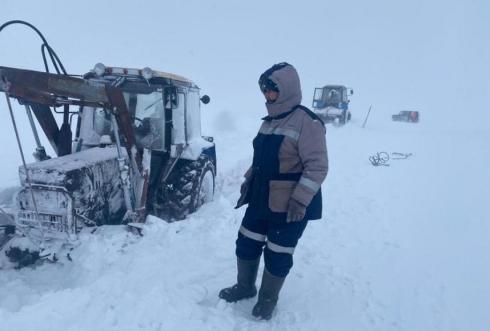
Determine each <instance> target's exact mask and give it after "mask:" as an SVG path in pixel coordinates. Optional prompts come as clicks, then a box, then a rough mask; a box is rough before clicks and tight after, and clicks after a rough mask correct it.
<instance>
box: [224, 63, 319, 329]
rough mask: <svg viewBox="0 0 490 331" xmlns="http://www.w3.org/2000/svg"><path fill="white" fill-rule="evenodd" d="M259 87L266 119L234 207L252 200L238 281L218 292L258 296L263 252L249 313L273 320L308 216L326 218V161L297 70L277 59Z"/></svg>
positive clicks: (239, 249)
mask: <svg viewBox="0 0 490 331" xmlns="http://www.w3.org/2000/svg"><path fill="white" fill-rule="evenodd" d="M259 86H260V89H261V91H262V93H264V96H265V99H266V104H265V106H266V107H267V112H268V116H266V117H264V118H263V119H262V120H263V123H262V126H261V127H260V130H259V132H258V134H257V136H256V137H255V139H254V140H253V148H254V155H253V162H252V166H251V167H250V169H249V170H248V171H247V173H246V174H245V181H244V183H243V184H242V186H241V189H240V193H241V196H240V199H239V200H238V203H237V207H236V208H238V207H240V206H242V205H244V204H247V203H248V207H247V210H246V212H245V216H244V218H243V220H242V224H241V227H240V230H239V232H238V239H237V240H236V256H237V267H238V274H237V283H236V284H235V285H233V286H231V287H228V288H225V289H223V290H221V291H220V293H219V297H220V298H222V299H224V300H226V301H228V302H236V301H239V300H242V299H246V298H251V297H254V296H255V295H256V294H257V289H256V287H255V281H256V278H257V271H258V268H259V263H260V257H261V255H262V251H264V262H265V268H264V273H263V276H262V284H261V287H260V291H259V298H258V301H257V304H256V305H255V306H254V308H253V310H252V315H253V316H255V317H256V318H258V319H267V320H268V319H270V318H271V316H272V312H273V311H274V308H275V307H276V304H277V300H278V297H279V291H280V290H281V287H282V285H283V283H284V280H285V278H286V276H287V275H288V273H289V270H290V269H291V267H292V266H293V252H294V249H295V247H296V245H297V243H298V240H299V238H300V237H301V235H302V234H303V231H304V229H305V227H306V225H307V222H308V220H314V219H319V218H321V214H322V195H321V189H320V186H321V184H322V182H323V180H324V179H325V177H326V175H327V170H328V159H327V147H326V141H325V127H324V124H323V122H322V121H321V120H320V119H319V118H318V117H317V116H316V115H315V114H314V113H312V112H311V111H310V110H309V109H307V108H306V107H303V106H301V105H300V103H301V86H300V81H299V77H298V73H297V72H296V69H295V68H294V67H293V66H292V65H290V64H288V63H284V62H283V63H279V64H276V65H274V66H272V67H271V68H269V69H268V70H267V71H265V72H264V73H263V74H262V75H261V76H260V79H259ZM264 246H265V248H264Z"/></svg>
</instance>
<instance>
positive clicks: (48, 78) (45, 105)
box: [0, 66, 141, 166]
mask: <svg viewBox="0 0 490 331" xmlns="http://www.w3.org/2000/svg"><path fill="white" fill-rule="evenodd" d="M0 91H3V92H6V93H8V95H9V96H10V97H12V98H15V99H17V100H19V102H20V103H21V104H28V105H30V106H31V107H32V109H33V112H34V114H35V115H36V119H37V120H38V122H39V125H40V126H41V128H42V129H43V131H44V134H45V135H46V137H47V138H48V140H49V141H50V143H51V144H52V145H53V146H56V148H55V151H56V149H57V148H58V147H59V146H60V143H61V142H60V141H59V139H58V135H59V128H58V125H57V123H56V120H55V118H54V115H53V112H52V111H51V110H50V108H49V107H58V106H61V105H67V104H68V105H81V106H91V107H102V108H105V109H109V110H111V111H112V112H114V113H115V114H116V118H117V119H118V123H119V125H120V129H121V132H122V134H123V135H124V136H125V138H126V141H127V144H126V148H127V151H128V154H129V155H131V154H132V153H134V150H133V148H132V147H133V146H134V144H135V138H134V132H133V129H132V126H131V119H130V116H129V113H128V109H127V106H126V102H125V101H124V97H123V94H122V91H121V90H120V89H119V88H117V87H111V86H107V85H105V84H103V83H97V82H94V81H90V80H86V79H83V78H77V77H71V76H66V75H59V74H52V73H45V72H39V71H33V70H25V69H17V68H9V67H1V66H0ZM137 159H140V160H141V156H140V157H138V158H137ZM138 166H140V164H138Z"/></svg>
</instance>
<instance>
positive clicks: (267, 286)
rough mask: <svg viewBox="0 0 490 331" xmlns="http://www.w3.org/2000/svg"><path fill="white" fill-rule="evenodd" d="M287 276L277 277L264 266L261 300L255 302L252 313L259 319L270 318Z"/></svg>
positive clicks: (260, 292)
mask: <svg viewBox="0 0 490 331" xmlns="http://www.w3.org/2000/svg"><path fill="white" fill-rule="evenodd" d="M285 279H286V277H277V276H274V275H273V274H271V273H270V272H269V271H267V269H265V268H264V274H263V275H262V285H261V286H260V291H259V300H258V301H257V303H256V304H255V306H254V308H253V310H252V315H253V316H254V317H256V318H258V319H264V320H269V319H270V318H271V317H272V313H273V312H274V309H275V308H276V304H277V300H278V299H279V292H280V291H281V288H282V285H283V284H284V280H285Z"/></svg>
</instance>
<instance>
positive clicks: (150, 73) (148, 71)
mask: <svg viewBox="0 0 490 331" xmlns="http://www.w3.org/2000/svg"><path fill="white" fill-rule="evenodd" d="M141 75H142V76H143V78H144V79H146V80H150V79H151V78H153V70H151V69H150V68H148V67H146V68H143V70H141Z"/></svg>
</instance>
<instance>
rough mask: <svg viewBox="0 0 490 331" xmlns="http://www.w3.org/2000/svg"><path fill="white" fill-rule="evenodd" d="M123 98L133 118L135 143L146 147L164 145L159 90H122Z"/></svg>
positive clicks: (161, 97)
mask: <svg viewBox="0 0 490 331" xmlns="http://www.w3.org/2000/svg"><path fill="white" fill-rule="evenodd" d="M123 94H124V99H125V100H126V104H127V106H128V110H129V113H130V115H131V118H132V119H133V128H134V132H135V137H136V145H137V146H138V147H144V148H148V149H157V150H163V149H164V148H165V147H164V146H165V143H164V139H165V134H164V130H165V112H164V108H163V94H162V92H161V91H154V92H151V93H146V94H144V93H133V92H124V93H123Z"/></svg>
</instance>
